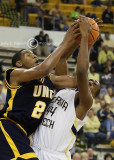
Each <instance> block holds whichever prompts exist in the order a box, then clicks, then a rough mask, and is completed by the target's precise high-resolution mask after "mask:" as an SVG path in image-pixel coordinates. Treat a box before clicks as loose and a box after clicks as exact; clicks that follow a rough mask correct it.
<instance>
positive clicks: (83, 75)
mask: <svg viewBox="0 0 114 160" xmlns="http://www.w3.org/2000/svg"><path fill="white" fill-rule="evenodd" d="M90 29H91V27H90V24H89V22H88V20H87V18H83V17H82V18H81V19H80V32H81V36H82V38H81V44H80V51H79V54H78V58H77V83H78V90H79V97H78V98H79V105H78V106H76V115H77V117H78V118H79V119H83V118H84V116H85V115H86V112H87V111H88V109H89V108H90V107H91V105H92V102H93V100H92V95H91V91H90V89H89V83H88V67H89V53H88V34H89V31H90ZM76 98H77V97H76ZM75 100H76V99H75Z"/></svg>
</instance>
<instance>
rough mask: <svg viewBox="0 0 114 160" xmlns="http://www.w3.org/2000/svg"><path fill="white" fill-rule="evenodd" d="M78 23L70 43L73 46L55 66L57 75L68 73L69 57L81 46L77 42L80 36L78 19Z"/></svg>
mask: <svg viewBox="0 0 114 160" xmlns="http://www.w3.org/2000/svg"><path fill="white" fill-rule="evenodd" d="M75 22H76V25H75V30H73V28H72V33H73V35H72V33H71V35H72V41H71V42H70V44H72V47H71V48H69V49H68V50H67V51H66V52H65V53H64V54H63V55H62V56H61V58H60V60H59V62H58V63H57V65H56V68H55V75H57V76H60V75H67V59H68V58H69V57H70V56H71V55H72V54H73V53H74V51H75V50H76V48H77V47H78V46H79V44H77V43H76V40H75V39H76V38H77V37H78V36H80V30H79V23H78V21H75ZM68 32H71V31H70V30H68Z"/></svg>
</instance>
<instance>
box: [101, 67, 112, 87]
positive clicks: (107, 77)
mask: <svg viewBox="0 0 114 160" xmlns="http://www.w3.org/2000/svg"><path fill="white" fill-rule="evenodd" d="M100 81H104V83H105V85H106V88H107V87H112V86H113V83H114V82H113V75H112V74H111V73H110V72H109V69H108V67H105V68H104V71H103V73H100Z"/></svg>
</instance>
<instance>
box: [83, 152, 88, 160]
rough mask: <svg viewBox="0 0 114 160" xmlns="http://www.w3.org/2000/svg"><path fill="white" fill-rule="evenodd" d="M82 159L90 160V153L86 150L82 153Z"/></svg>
mask: <svg viewBox="0 0 114 160" xmlns="http://www.w3.org/2000/svg"><path fill="white" fill-rule="evenodd" d="M81 160H89V155H88V153H86V152H82V153H81Z"/></svg>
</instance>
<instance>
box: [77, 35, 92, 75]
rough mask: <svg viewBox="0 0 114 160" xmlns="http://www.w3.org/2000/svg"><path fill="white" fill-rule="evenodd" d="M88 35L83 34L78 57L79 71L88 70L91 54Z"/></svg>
mask: <svg viewBox="0 0 114 160" xmlns="http://www.w3.org/2000/svg"><path fill="white" fill-rule="evenodd" d="M87 40H88V35H86V36H82V38H81V45H80V51H79V54H78V58H77V72H80V71H85V72H86V71H88V67H89V54H88V42H87Z"/></svg>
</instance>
